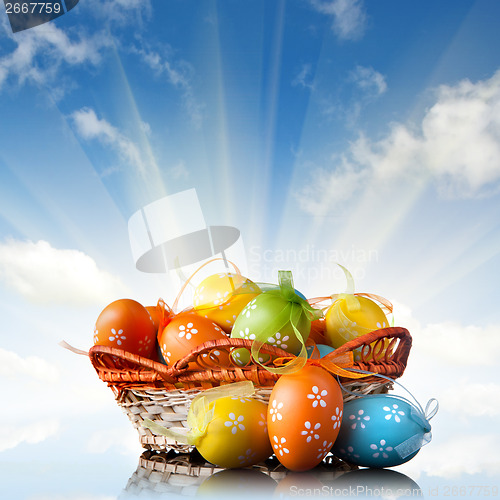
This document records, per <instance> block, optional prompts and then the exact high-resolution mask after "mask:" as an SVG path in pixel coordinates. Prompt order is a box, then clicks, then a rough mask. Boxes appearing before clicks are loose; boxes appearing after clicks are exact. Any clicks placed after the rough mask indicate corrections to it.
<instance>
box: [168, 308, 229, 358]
mask: <svg viewBox="0 0 500 500" xmlns="http://www.w3.org/2000/svg"><path fill="white" fill-rule="evenodd" d="M225 338H227V335H226V334H225V333H224V331H223V330H222V328H221V327H220V326H218V325H216V324H215V323H213V322H212V321H210V320H209V319H207V318H205V317H203V316H199V315H197V314H195V313H192V312H187V313H186V312H185V313H180V314H178V315H177V316H175V317H174V318H173V319H172V320H171V321H170V322H169V323H168V324H167V326H165V328H164V329H163V331H162V332H161V333H159V334H158V343H159V345H160V350H161V354H162V356H163V358H164V359H165V361H166V363H167V365H169V366H171V365H173V364H174V363H175V362H176V361H178V360H179V359H181V358H183V357H184V356H186V354H189V353H190V352H191V351H192V350H193V349H194V348H195V347H197V346H199V345H201V344H204V343H205V342H208V341H209V340H217V339H225ZM203 362H204V363H205V364H207V365H209V366H210V365H212V366H213V365H215V364H218V365H227V364H228V363H229V355H228V354H227V353H225V352H219V353H218V354H215V355H214V356H213V359H211V358H210V356H206V358H205V359H204V360H203ZM195 366H196V365H195V363H191V366H190V368H195ZM198 368H199V367H198Z"/></svg>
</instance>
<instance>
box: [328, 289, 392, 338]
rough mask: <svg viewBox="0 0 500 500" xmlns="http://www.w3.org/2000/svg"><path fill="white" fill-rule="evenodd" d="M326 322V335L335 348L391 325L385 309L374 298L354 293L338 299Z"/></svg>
mask: <svg viewBox="0 0 500 500" xmlns="http://www.w3.org/2000/svg"><path fill="white" fill-rule="evenodd" d="M325 323H326V337H327V338H328V340H329V342H330V344H331V345H332V346H333V347H335V348H337V347H340V346H341V345H342V344H345V343H346V342H348V341H349V340H352V339H355V338H356V337H359V336H360V335H364V334H365V333H368V332H372V331H373V330H378V329H379V328H386V327H388V326H389V322H388V321H387V318H386V316H385V314H384V311H382V309H381V308H380V307H379V306H378V305H377V304H376V303H375V302H374V301H373V300H371V299H368V298H367V297H361V296H354V295H348V296H345V297H343V298H340V299H337V300H336V301H335V302H334V303H333V304H332V305H331V306H330V308H329V309H328V311H327V313H326V315H325Z"/></svg>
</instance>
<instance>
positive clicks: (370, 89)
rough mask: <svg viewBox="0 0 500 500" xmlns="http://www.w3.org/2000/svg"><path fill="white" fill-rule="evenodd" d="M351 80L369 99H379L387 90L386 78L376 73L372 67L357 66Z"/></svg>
mask: <svg viewBox="0 0 500 500" xmlns="http://www.w3.org/2000/svg"><path fill="white" fill-rule="evenodd" d="M349 78H350V80H351V81H352V82H354V83H355V84H356V86H358V87H359V88H360V89H361V90H362V91H363V92H364V93H365V94H366V95H367V96H368V97H378V96H379V95H381V94H383V93H384V92H386V90H387V82H386V81H385V76H384V75H382V73H379V72H378V71H375V70H374V69H373V68H372V67H365V66H356V68H355V69H354V70H353V71H351V73H350V75H349Z"/></svg>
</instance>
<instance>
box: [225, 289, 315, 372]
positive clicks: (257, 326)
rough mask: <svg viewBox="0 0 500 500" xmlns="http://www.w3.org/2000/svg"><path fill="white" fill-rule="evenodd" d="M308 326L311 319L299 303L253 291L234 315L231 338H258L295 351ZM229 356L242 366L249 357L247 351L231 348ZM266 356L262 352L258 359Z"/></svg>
mask: <svg viewBox="0 0 500 500" xmlns="http://www.w3.org/2000/svg"><path fill="white" fill-rule="evenodd" d="M291 318H294V324H293V323H292V321H291ZM310 330H311V319H310V318H309V317H308V316H307V314H306V313H305V312H304V310H303V309H302V307H301V306H300V305H299V303H296V302H292V301H290V300H287V299H286V298H284V297H283V296H281V295H277V294H274V293H273V292H272V291H269V292H263V293H261V294H260V295H257V297H255V298H254V299H252V300H251V301H250V302H249V303H248V304H247V305H246V306H245V308H244V309H243V310H242V311H241V313H240V314H239V316H238V317H237V318H236V321H235V323H234V326H233V329H232V331H231V338H236V339H249V340H258V341H261V342H264V343H266V344H270V345H273V346H275V347H279V348H280V349H283V350H284V351H287V352H290V353H293V354H296V355H297V354H299V353H300V350H301V347H302V345H303V343H304V342H305V341H306V340H307V338H308V336H309V331H310ZM232 357H233V360H234V362H235V363H236V364H237V365H240V366H244V365H246V364H247V363H248V361H249V360H250V351H249V350H248V349H246V348H240V349H235V350H234V351H233V352H232ZM267 359H269V356H268V355H266V354H264V355H262V357H261V358H260V359H259V361H261V362H264V361H266V360H267Z"/></svg>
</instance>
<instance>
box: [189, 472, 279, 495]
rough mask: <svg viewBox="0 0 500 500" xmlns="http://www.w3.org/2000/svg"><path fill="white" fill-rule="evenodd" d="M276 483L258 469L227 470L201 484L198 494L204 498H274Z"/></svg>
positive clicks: (217, 473)
mask: <svg viewBox="0 0 500 500" xmlns="http://www.w3.org/2000/svg"><path fill="white" fill-rule="evenodd" d="M275 488H276V481H275V480H274V479H272V478H271V477H270V476H269V475H268V474H265V473H264V472H261V471H260V470H256V469H225V470H222V471H219V472H216V473H215V474H213V475H212V476H210V477H208V478H206V479H205V480H204V481H203V483H201V485H200V487H199V488H198V491H197V493H196V496H197V497H202V498H231V499H235V498H238V499H240V498H247V496H248V497H250V496H251V497H252V498H255V496H258V495H261V496H264V497H265V498H268V497H270V496H272V494H273V492H274V490H275Z"/></svg>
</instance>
